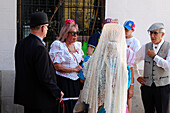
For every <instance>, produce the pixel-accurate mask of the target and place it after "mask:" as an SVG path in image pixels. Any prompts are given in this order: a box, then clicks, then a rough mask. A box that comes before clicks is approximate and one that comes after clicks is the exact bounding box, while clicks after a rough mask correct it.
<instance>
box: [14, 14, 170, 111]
mask: <svg viewBox="0 0 170 113" xmlns="http://www.w3.org/2000/svg"><path fill="white" fill-rule="evenodd" d="M48 25H49V22H48V16H47V14H46V13H44V12H35V13H33V14H31V17H30V30H31V33H30V35H29V36H27V37H26V38H24V39H22V40H20V41H19V42H18V43H17V44H16V48H15V68H16V77H15V90H14V103H15V104H20V105H23V106H24V113H131V111H132V97H133V95H134V81H135V80H134V78H136V80H137V81H138V82H139V83H140V84H141V87H140V88H141V97H142V101H143V105H144V110H145V113H155V111H156V112H157V113H168V108H169V95H170V43H169V42H167V41H165V40H164V36H165V28H164V24H163V23H154V24H152V25H151V26H150V27H149V29H148V33H149V35H150V39H151V42H149V43H147V44H144V45H143V46H142V47H141V46H140V42H139V40H138V39H137V38H135V37H134V36H133V32H134V31H135V23H134V22H133V21H132V20H128V21H126V22H125V23H124V25H120V24H119V22H118V19H111V18H107V19H105V20H104V23H103V24H102V29H101V31H98V32H97V33H94V34H93V35H92V36H91V37H90V38H89V42H88V45H87V48H88V49H87V53H84V52H83V50H82V43H81V42H78V41H77V36H78V31H79V28H78V24H77V23H76V22H75V21H74V20H72V19H66V20H65V24H64V25H63V27H62V28H61V30H60V34H59V37H58V39H56V40H55V41H54V42H53V43H52V44H51V46H50V51H49V52H48V50H47V48H46V47H45V42H44V41H43V39H44V38H45V37H46V34H47V31H48ZM84 54H86V57H85V58H83V55H84ZM142 60H143V61H144V74H143V75H140V74H139V71H138V68H137V64H138V63H139V62H140V61H142Z"/></svg>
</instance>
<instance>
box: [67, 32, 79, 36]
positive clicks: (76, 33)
mask: <svg viewBox="0 0 170 113" xmlns="http://www.w3.org/2000/svg"><path fill="white" fill-rule="evenodd" d="M68 33H70V34H71V35H72V36H76V35H78V32H68Z"/></svg>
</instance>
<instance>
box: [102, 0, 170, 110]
mask: <svg viewBox="0 0 170 113" xmlns="http://www.w3.org/2000/svg"><path fill="white" fill-rule="evenodd" d="M105 18H117V19H119V23H120V24H122V25H123V24H124V22H125V21H126V20H129V19H131V20H133V21H134V22H135V25H136V28H135V32H134V33H133V35H134V36H135V37H136V38H137V39H139V41H140V43H141V45H143V44H145V43H148V42H150V36H149V34H148V32H147V29H148V28H149V27H150V26H151V25H152V24H153V23H155V22H162V23H164V25H165V30H166V34H165V37H164V39H165V40H167V41H169V42H170V21H169V19H170V0H106V16H105ZM138 66H139V67H140V69H143V64H142V63H141V64H139V65H138ZM141 73H142V70H141ZM134 89H135V94H134V97H133V107H132V113H144V110H143V104H142V101H141V97H140V85H139V84H138V83H137V81H135V88H134Z"/></svg>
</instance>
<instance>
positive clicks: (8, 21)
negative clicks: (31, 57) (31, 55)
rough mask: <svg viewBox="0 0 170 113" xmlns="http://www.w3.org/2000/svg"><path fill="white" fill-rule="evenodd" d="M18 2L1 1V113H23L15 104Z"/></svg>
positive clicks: (15, 0) (13, 0) (10, 0)
mask: <svg viewBox="0 0 170 113" xmlns="http://www.w3.org/2000/svg"><path fill="white" fill-rule="evenodd" d="M16 25H17V0H1V1H0V113H22V111H23V108H21V107H20V106H17V105H14V104H13V95H14V78H15V74H14V49H15V44H16V40H17V26H16Z"/></svg>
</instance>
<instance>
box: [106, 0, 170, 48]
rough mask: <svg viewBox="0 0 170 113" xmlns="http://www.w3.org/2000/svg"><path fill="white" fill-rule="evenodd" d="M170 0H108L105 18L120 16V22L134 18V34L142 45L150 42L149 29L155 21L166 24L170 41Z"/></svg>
mask: <svg viewBox="0 0 170 113" xmlns="http://www.w3.org/2000/svg"><path fill="white" fill-rule="evenodd" d="M169 6H170V1H169V0H106V16H105V18H108V17H111V18H118V19H119V22H120V24H124V22H125V21H126V20H129V19H132V20H133V21H134V22H135V25H136V29H135V32H134V34H133V35H134V36H135V37H136V38H138V39H139V41H140V43H141V45H143V44H145V43H147V42H150V37H149V35H148V32H147V29H148V28H149V27H150V25H151V24H153V23H155V22H162V23H164V25H165V29H166V31H167V32H166V36H165V40H167V41H169V42H170V32H168V31H170V21H169V19H170V7H169Z"/></svg>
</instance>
